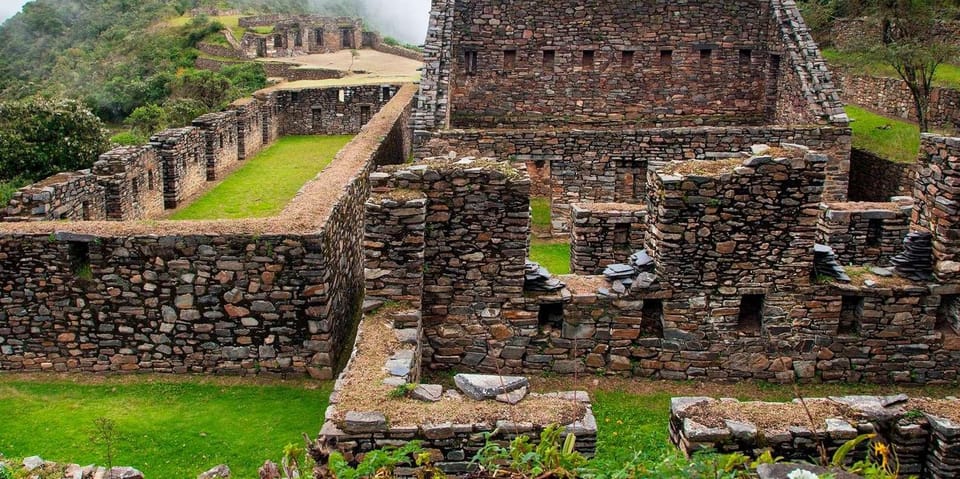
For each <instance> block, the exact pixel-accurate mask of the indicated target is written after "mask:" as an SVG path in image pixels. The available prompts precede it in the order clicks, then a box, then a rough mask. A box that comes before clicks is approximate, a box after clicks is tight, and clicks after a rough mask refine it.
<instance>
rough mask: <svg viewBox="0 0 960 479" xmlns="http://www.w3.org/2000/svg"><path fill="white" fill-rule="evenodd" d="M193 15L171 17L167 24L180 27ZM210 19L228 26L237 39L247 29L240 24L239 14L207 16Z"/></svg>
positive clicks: (241, 36)
mask: <svg viewBox="0 0 960 479" xmlns="http://www.w3.org/2000/svg"><path fill="white" fill-rule="evenodd" d="M193 18H194V17H191V16H189V15H184V16H180V17H175V18H171V19H170V20H168V21H167V25H169V26H171V27H182V26H184V25H186V24H188V23H190V20H193ZM209 18H210V21H215V22H220V23H222V24H223V26H224V27H226V28H228V29H229V30H230V31H231V32H233V36H234V37H236V38H237V41H239V40H240V39H242V38H243V34H244V33H245V32H246V31H247V29H246V28H242V27H241V26H240V15H223V16H217V17H209Z"/></svg>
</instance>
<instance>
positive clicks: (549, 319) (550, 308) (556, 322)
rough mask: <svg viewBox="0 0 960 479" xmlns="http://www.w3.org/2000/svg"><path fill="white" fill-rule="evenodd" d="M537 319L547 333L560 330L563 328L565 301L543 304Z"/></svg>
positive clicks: (541, 328) (542, 329)
mask: <svg viewBox="0 0 960 479" xmlns="http://www.w3.org/2000/svg"><path fill="white" fill-rule="evenodd" d="M537 321H538V324H539V325H540V330H541V331H543V332H545V333H548V332H550V331H560V330H561V329H562V328H563V303H544V304H541V305H540V312H539V314H538V316H537Z"/></svg>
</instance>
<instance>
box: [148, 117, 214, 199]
mask: <svg viewBox="0 0 960 479" xmlns="http://www.w3.org/2000/svg"><path fill="white" fill-rule="evenodd" d="M150 146H151V147H153V148H154V149H155V150H157V155H159V156H160V161H161V162H163V203H164V207H166V208H168V209H169V208H177V207H180V206H183V205H184V203H185V202H186V201H187V200H189V199H191V198H193V197H195V196H196V195H197V194H198V193H199V192H200V191H201V190H202V189H203V187H204V184H205V183H206V181H207V155H206V141H205V140H204V137H203V131H202V130H200V129H199V128H195V127H186V128H175V129H171V130H165V131H161V132H160V133H157V134H155V135H153V136H152V137H150Z"/></svg>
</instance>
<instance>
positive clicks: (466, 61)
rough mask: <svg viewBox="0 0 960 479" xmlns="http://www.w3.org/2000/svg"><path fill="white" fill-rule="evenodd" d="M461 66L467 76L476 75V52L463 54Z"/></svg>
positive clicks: (470, 51)
mask: <svg viewBox="0 0 960 479" xmlns="http://www.w3.org/2000/svg"><path fill="white" fill-rule="evenodd" d="M463 65H464V69H466V71H467V75H476V74H477V51H476V50H467V51H465V52H463Z"/></svg>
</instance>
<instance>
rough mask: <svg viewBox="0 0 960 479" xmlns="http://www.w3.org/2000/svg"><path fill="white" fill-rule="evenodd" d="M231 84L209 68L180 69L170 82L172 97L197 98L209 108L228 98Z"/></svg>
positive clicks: (219, 104) (220, 103) (221, 103)
mask: <svg viewBox="0 0 960 479" xmlns="http://www.w3.org/2000/svg"><path fill="white" fill-rule="evenodd" d="M232 86H233V85H232V84H231V83H230V80H229V79H227V78H226V77H225V76H223V75H221V74H219V73H216V72H212V71H209V70H182V71H180V72H178V73H177V76H176V77H175V78H174V80H173V82H171V84H170V95H171V98H174V99H183V98H190V99H194V100H199V101H200V102H202V103H203V104H204V105H206V106H207V107H209V108H217V107H219V106H221V105H223V104H224V103H226V102H227V100H229V99H230V89H231V87H232Z"/></svg>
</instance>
